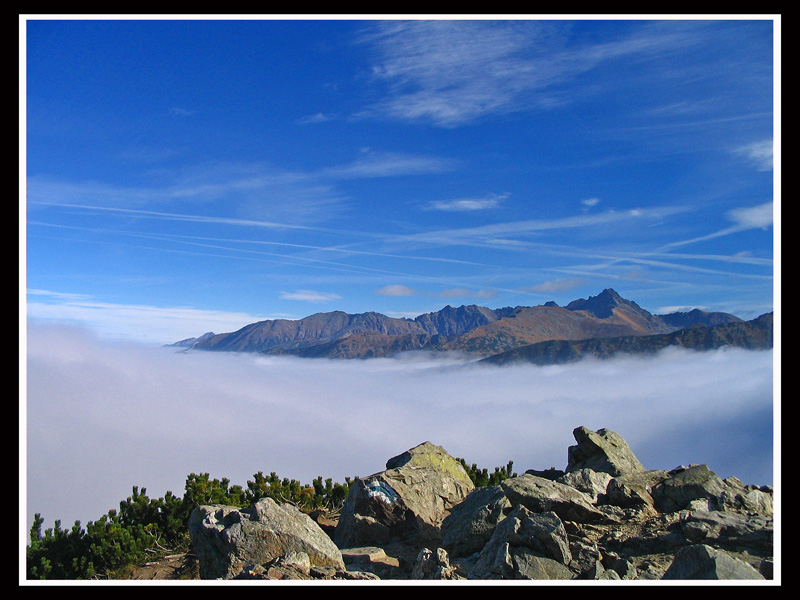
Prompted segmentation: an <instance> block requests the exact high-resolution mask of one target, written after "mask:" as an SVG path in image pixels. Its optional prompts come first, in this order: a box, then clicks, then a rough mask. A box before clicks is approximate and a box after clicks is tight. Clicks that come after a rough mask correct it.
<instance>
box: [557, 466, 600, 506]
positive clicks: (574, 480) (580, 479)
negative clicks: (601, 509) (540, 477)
mask: <svg viewBox="0 0 800 600" xmlns="http://www.w3.org/2000/svg"><path fill="white" fill-rule="evenodd" d="M611 479H612V477H611V475H609V474H608V473H603V472H602V471H593V470H592V469H577V470H575V471H570V472H569V473H565V474H564V475H562V476H561V477H559V478H558V479H557V480H556V481H558V483H563V484H564V485H568V486H570V487H573V488H575V489H576V490H578V491H580V492H583V493H584V494H586V495H587V496H589V499H590V500H591V502H592V503H594V502H597V499H598V498H599V497H600V496H602V495H604V494H605V493H606V490H607V489H608V484H609V482H610V481H611Z"/></svg>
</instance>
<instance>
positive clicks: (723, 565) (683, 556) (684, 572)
mask: <svg viewBox="0 0 800 600" xmlns="http://www.w3.org/2000/svg"><path fill="white" fill-rule="evenodd" d="M662 579H680V580H683V579H764V576H763V575H761V573H759V572H758V571H756V570H755V569H754V568H753V567H751V566H750V565H749V564H747V563H746V562H744V561H743V560H739V559H738V558H734V557H733V556H731V555H730V554H728V553H727V552H724V551H723V550H716V549H714V548H712V547H711V546H706V545H703V544H698V545H695V546H687V547H685V548H681V549H680V550H679V551H678V553H677V554H676V555H675V559H674V560H673V561H672V564H671V565H670V566H669V568H668V569H667V571H666V573H664V576H663V577H662Z"/></svg>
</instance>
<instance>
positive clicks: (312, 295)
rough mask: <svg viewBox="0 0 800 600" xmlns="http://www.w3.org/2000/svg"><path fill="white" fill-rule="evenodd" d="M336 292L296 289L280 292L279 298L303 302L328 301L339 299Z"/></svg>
mask: <svg viewBox="0 0 800 600" xmlns="http://www.w3.org/2000/svg"><path fill="white" fill-rule="evenodd" d="M341 299H342V297H341V296H339V295H338V294H333V293H330V292H315V291H314V290H297V291H296V292H281V300H302V301H303V302H330V301H331V300H341Z"/></svg>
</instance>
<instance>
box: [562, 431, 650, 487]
mask: <svg viewBox="0 0 800 600" xmlns="http://www.w3.org/2000/svg"><path fill="white" fill-rule="evenodd" d="M572 435H573V436H574V437H575V441H576V442H578V444H577V445H576V446H570V447H569V448H568V449H567V463H568V464H567V469H566V471H567V473H569V472H570V471H578V470H580V469H591V470H592V471H598V472H600V473H608V474H609V475H611V476H612V477H616V476H618V475H624V474H626V473H638V472H640V471H644V470H645V468H644V466H642V463H640V462H639V459H638V458H636V456H635V455H634V454H633V452H632V451H631V449H630V448H629V447H628V444H627V442H625V440H624V439H622V436H620V435H619V434H617V433H615V432H613V431H611V430H610V429H598V430H597V431H591V430H589V429H587V428H586V427H577V428H575V429H574V430H573V432H572Z"/></svg>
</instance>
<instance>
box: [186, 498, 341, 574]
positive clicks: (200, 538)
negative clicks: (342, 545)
mask: <svg viewBox="0 0 800 600" xmlns="http://www.w3.org/2000/svg"><path fill="white" fill-rule="evenodd" d="M188 525H189V526H188V529H189V536H190V538H191V540H192V547H193V549H194V552H195V554H196V555H197V558H198V562H199V567H200V577H201V578H202V579H232V578H233V577H236V576H237V575H238V574H239V573H241V572H242V570H243V569H244V568H245V567H247V566H248V565H263V564H266V563H269V562H270V561H273V560H274V559H276V558H279V557H282V556H286V555H289V554H292V553H305V554H306V555H308V558H309V561H310V565H311V566H319V567H334V568H337V569H341V570H344V561H343V559H342V553H341V552H340V551H339V548H337V547H336V545H335V544H334V543H333V541H332V540H331V538H330V537H329V536H328V535H326V534H325V532H324V531H322V528H320V526H319V525H317V524H316V523H315V522H314V520H313V519H312V518H311V517H309V516H308V515H306V514H304V513H303V512H301V511H300V510H299V509H298V508H297V507H295V506H292V505H289V504H278V503H277V502H275V501H274V500H272V498H262V499H261V500H259V501H258V502H256V503H255V504H253V505H252V506H250V507H249V508H245V509H239V508H236V507H234V506H221V505H208V506H198V507H197V508H195V509H194V510H193V511H192V514H191V515H190V517H189V524H188Z"/></svg>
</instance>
